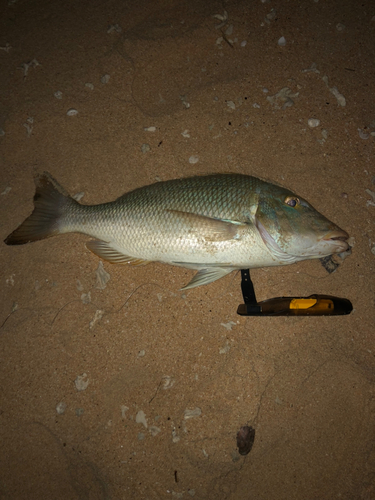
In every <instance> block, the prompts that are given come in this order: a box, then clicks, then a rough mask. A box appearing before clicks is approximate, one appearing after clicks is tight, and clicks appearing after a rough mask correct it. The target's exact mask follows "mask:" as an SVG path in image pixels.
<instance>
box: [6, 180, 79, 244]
mask: <svg viewBox="0 0 375 500" xmlns="http://www.w3.org/2000/svg"><path fill="white" fill-rule="evenodd" d="M35 185H36V190H35V195H34V211H33V213H32V214H31V215H30V216H29V217H28V218H27V219H26V220H25V221H24V222H23V223H22V224H21V225H20V226H18V228H17V229H15V230H14V231H13V233H11V234H10V235H9V236H8V237H7V238H6V239H5V240H4V242H5V243H6V244H7V245H23V244H25V243H31V242H32V241H37V240H42V239H44V238H49V237H50V236H55V235H57V234H60V233H61V232H63V231H62V225H63V224H62V219H63V215H64V213H66V211H67V209H68V208H69V206H71V205H72V204H76V203H77V202H76V201H75V200H73V199H72V198H70V197H69V196H68V195H67V194H66V193H65V191H64V189H63V188H62V187H61V186H60V185H59V184H58V182H57V181H56V180H55V179H54V178H53V177H52V176H51V175H50V174H49V173H47V172H44V173H43V174H41V175H39V176H38V177H36V178H35Z"/></svg>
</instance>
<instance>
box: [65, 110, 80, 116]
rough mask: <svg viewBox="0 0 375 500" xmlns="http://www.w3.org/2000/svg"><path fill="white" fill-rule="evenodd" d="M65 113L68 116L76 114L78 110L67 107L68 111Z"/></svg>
mask: <svg viewBox="0 0 375 500" xmlns="http://www.w3.org/2000/svg"><path fill="white" fill-rule="evenodd" d="M66 114H67V115H68V116H77V115H78V111H77V110H76V109H74V108H70V109H68V111H67V112H66Z"/></svg>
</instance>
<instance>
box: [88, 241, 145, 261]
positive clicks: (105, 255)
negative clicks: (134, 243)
mask: <svg viewBox="0 0 375 500" xmlns="http://www.w3.org/2000/svg"><path fill="white" fill-rule="evenodd" d="M86 248H88V249H89V250H90V252H92V253H94V254H95V255H97V256H98V257H100V258H101V259H103V260H106V261H108V262H111V264H131V265H132V266H144V265H146V264H148V263H149V262H150V261H148V260H143V259H138V258H136V257H131V256H129V255H125V254H123V253H121V252H120V251H119V250H116V248H113V246H111V244H110V243H107V242H106V241H101V240H91V241H89V242H88V243H86Z"/></svg>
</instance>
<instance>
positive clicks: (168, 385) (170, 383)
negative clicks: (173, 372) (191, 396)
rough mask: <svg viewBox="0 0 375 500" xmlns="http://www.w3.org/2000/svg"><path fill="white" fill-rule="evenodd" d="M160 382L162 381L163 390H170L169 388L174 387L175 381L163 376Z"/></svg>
mask: <svg viewBox="0 0 375 500" xmlns="http://www.w3.org/2000/svg"><path fill="white" fill-rule="evenodd" d="M162 381H163V389H164V390H166V389H170V388H171V387H173V386H174V384H175V382H176V381H175V379H174V378H173V377H170V376H169V375H164V377H163V378H162Z"/></svg>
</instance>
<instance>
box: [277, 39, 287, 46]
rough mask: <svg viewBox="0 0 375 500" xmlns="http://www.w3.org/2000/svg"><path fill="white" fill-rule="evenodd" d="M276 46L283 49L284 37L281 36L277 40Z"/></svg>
mask: <svg viewBox="0 0 375 500" xmlns="http://www.w3.org/2000/svg"><path fill="white" fill-rule="evenodd" d="M277 44H278V45H279V47H285V45H286V40H285V37H283V36H282V37H281V38H279V40H278V42H277Z"/></svg>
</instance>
